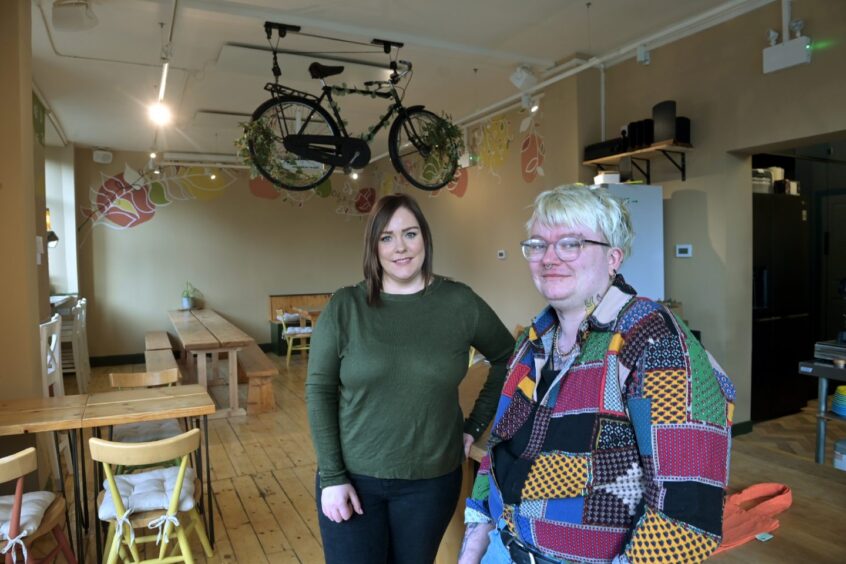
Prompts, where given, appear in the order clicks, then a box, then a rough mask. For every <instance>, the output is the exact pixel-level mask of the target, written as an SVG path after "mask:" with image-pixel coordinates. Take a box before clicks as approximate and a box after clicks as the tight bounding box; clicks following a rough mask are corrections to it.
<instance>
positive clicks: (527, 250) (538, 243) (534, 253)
mask: <svg viewBox="0 0 846 564" xmlns="http://www.w3.org/2000/svg"><path fill="white" fill-rule="evenodd" d="M588 243H590V244H591V245H600V246H602V247H610V246H611V245H609V244H608V243H603V242H602V241H591V240H590V239H582V238H580V237H564V238H563V239H559V240H558V241H556V242H555V243H549V242H548V241H546V240H544V239H539V238H534V239H526V240H525V241H523V242H522V243H520V247H521V248H522V249H523V256H524V257H526V260H527V261H529V262H538V261H540V260H541V259H542V258H543V256H544V255H545V254H546V249H548V248H549V246H550V245H553V246H554V249H555V256H557V257H558V259H559V260H560V261H562V262H571V261H574V260H576V259H577V258H579V255H581V254H582V247H584V246H585V245H587V244H588Z"/></svg>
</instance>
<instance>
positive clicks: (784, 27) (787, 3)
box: [781, 0, 793, 43]
mask: <svg viewBox="0 0 846 564" xmlns="http://www.w3.org/2000/svg"><path fill="white" fill-rule="evenodd" d="M791 4H792V0H781V42H782V43H786V42H787V41H789V40H790V16H791V12H792V11H793V10H792V8H793V6H792V5H791Z"/></svg>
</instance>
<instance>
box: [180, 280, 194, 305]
mask: <svg viewBox="0 0 846 564" xmlns="http://www.w3.org/2000/svg"><path fill="white" fill-rule="evenodd" d="M196 295H197V289H196V288H195V287H194V286H193V285H192V284H191V283H190V282H186V283H185V289H184V290H182V309H191V306H193V305H194V296H196Z"/></svg>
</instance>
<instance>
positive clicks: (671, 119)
mask: <svg viewBox="0 0 846 564" xmlns="http://www.w3.org/2000/svg"><path fill="white" fill-rule="evenodd" d="M652 121H653V122H654V124H655V129H654V131H655V140H656V141H672V140H674V139H675V138H676V101H675V100H665V101H664V102H658V103H657V104H655V105H654V106H652Z"/></svg>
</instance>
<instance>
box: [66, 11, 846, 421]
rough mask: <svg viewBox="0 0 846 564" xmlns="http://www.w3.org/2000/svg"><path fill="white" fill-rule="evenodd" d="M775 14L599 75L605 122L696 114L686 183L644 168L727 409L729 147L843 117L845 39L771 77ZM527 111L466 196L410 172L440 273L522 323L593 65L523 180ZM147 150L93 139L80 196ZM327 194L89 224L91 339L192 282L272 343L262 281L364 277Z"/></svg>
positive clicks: (124, 340)
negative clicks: (428, 185) (96, 155)
mask: <svg viewBox="0 0 846 564" xmlns="http://www.w3.org/2000/svg"><path fill="white" fill-rule="evenodd" d="M835 4H836V6H835ZM794 10H795V13H796V16H797V17H801V18H803V19H805V21H806V23H807V25H806V30H808V32H809V33H810V34H811V35H812V36H813V37H814V38H816V39H827V38H842V37H843V36H844V33H845V32H846V12H845V11H844V10H846V3H832V2H827V1H824V0H813V1H812V0H807V1H803V2H799V3H796V4H795V6H794ZM779 25H780V13H779V10H778V6H777V5H775V4H773V5H771V6H768V7H766V8H764V9H761V10H757V11H755V12H753V13H750V14H747V15H745V16H743V17H741V18H739V19H738V20H735V21H731V22H728V23H725V24H722V25H720V26H719V27H717V28H714V29H711V30H707V31H704V32H701V33H699V34H696V35H694V36H691V37H689V38H686V39H684V40H682V41H679V42H677V43H674V44H672V45H669V46H665V47H662V48H660V49H655V50H653V51H652V64H651V65H649V66H647V67H644V66H639V65H637V64H635V63H634V62H633V61H632V62H626V63H622V64H620V65H617V66H614V67H611V68H610V69H608V70H607V76H606V79H607V82H606V84H607V118H608V119H607V132H606V133H607V134H608V135H609V136H611V135H615V134H616V132H617V131H618V128H619V126H620V125H622V124H625V123H628V122H629V121H633V120H635V119H642V118H645V117H650V114H651V107H652V105H653V104H655V103H657V102H659V101H662V100H666V99H674V100H676V101H677V102H678V108H679V113H680V114H681V115H686V116H688V117H690V118H691V120H692V123H693V142H694V145H695V149H694V150H693V151H692V152H691V153H690V154H689V156H688V180H687V181H686V182H681V181H679V180H678V175H677V173H676V171H675V169H674V168H672V167H671V166H670V165H669V164H665V163H662V162H661V161H656V162H655V164H654V168H653V183H654V184H661V185H663V186H664V187H665V192H664V194H665V225H664V228H665V241H666V248H665V256H667V257H671V256H672V253H671V250H672V246H673V245H675V244H676V243H691V244H693V246H694V257H693V258H692V259H688V260H685V261H680V260H677V259H674V258H668V259H667V272H666V287H667V295H668V296H669V297H672V298H675V299H678V300H681V301H682V302H683V303H684V310H685V315H686V317H687V318H688V319H689V321H690V323H691V325H692V326H693V327H694V328H696V329H699V330H701V331H702V333H703V337H704V341H705V344H706V346H707V347H708V348H709V349H710V350H711V351H712V352H713V353H714V355H715V357H716V358H717V359H718V360H719V362H720V363H721V364H722V365H723V366H724V368H725V369H726V371H727V372H728V374H729V375H730V376H731V377H732V379H733V380H734V382H735V383H736V384H737V387H738V408H737V411H736V420H737V421H746V420H748V419H749V404H750V358H751V304H750V296H751V236H752V231H751V229H752V227H751V196H750V194H751V183H750V174H751V173H750V170H749V168H750V165H749V159H748V157H747V156H744V155H742V154H737V153H736V151H738V150H742V149H746V148H750V147H758V146H764V145H768V144H772V143H777V142H784V141H790V140H795V139H799V138H806V137H812V136H816V135H823V134H829V133H833V132H837V131H841V130H846V110H844V105H843V102H842V99H843V92H846V77H844V73H843V66H842V62H840V61H842V60H843V59H844V56H846V52H844V50H845V49H846V47H844V45H843V44H840V45H836V46H834V47H832V48H830V49H829V50H820V51H816V52H814V62H813V63H812V64H811V65H807V66H803V67H799V68H794V69H790V70H786V71H782V72H779V73H775V74H772V75H766V76H765V75H763V74H762V72H761V49H762V47H763V41H762V39H761V37H763V35H764V33H765V31H766V29H767V28H769V27H778V26H779ZM525 115H526V114H522V113H519V112H517V111H514V112H511V113H510V114H508V115H507V117H508V118H509V119H510V120H511V131H512V147H511V149H510V150H509V151H508V156H507V159H506V161H505V162H504V163H503V164H502V165H501V166H500V167H498V168H496V169H494V170H493V171H490V170H486V169H482V168H479V167H473V168H471V169H470V171H469V174H470V185H469V189H468V190H467V192H466V194H465V195H464V197H462V198H458V197H456V196H455V195H453V194H451V193H448V192H446V191H442V192H441V193H440V194H438V195H437V196H436V197H432V196H430V195H429V194H427V193H425V192H422V191H419V190H415V189H411V188H405V190H407V191H409V192H410V193H412V194H413V195H414V196H416V197H417V198H418V200H419V201H420V203H421V205H422V207H423V209H424V211H425V213H426V214H427V217H428V218H429V221H430V223H431V224H432V229H433V233H434V243H435V269H436V271H437V272H438V273H441V274H445V275H448V276H452V277H454V278H457V279H459V280H462V281H464V282H466V283H468V284H470V285H471V286H472V287H473V288H474V289H475V290H476V291H477V292H478V293H479V294H480V295H481V296H482V297H484V298H485V299H486V300H488V302H489V303H490V304H491V305H492V306H493V307H494V309H495V310H496V311H497V313H498V314H499V315H500V316H501V317H502V319H503V321H504V322H505V323H506V324H507V325H508V326H513V325H514V324H516V323H526V322H527V320H528V319H529V318H530V316H531V315H533V314H534V313H535V312H537V311H538V310H539V308H540V307H542V305H543V303H542V301H541V299H540V298H539V296H537V294H536V292H535V291H534V289H533V287H532V284H531V281H530V278H529V276H528V273H527V268H526V266H525V263H524V261H523V259H522V257H521V256H520V252H519V247H518V242H519V241H520V240H521V239H522V238H523V236H524V234H525V231H524V228H523V225H524V223H525V221H526V219H527V216H528V211H527V207H528V206H529V205H530V204H531V202H532V200H533V199H534V197H535V196H536V195H537V194H538V192H540V191H541V190H543V189H546V188H550V187H554V186H557V185H559V184H562V183H566V182H572V181H576V180H581V181H590V178H591V177H592V175H593V170H592V169H590V168H588V167H583V166H581V165H580V161H581V152H582V149H583V146H584V144H585V143H588V142H594V141H597V140H599V137H600V135H599V133H600V132H599V123H600V119H599V75H598V71H595V70H594V71H588V72H585V73H582V74H581V75H579V76H578V77H573V78H570V79H567V80H564V81H562V82H559V83H557V84H555V85H553V86H552V87H550V88H549V89H548V90H547V91H546V92H545V96H544V98H543V103H542V112H541V114H540V116H539V117H538V118H537V131H538V132H539V133H540V134H541V135H542V136H543V137H544V141H545V145H546V159H545V162H544V165H543V168H544V171H545V176H543V177H538V178H536V179H535V180H534V181H533V182H532V183H530V184H527V183H525V182H524V181H523V179H522V177H521V173H520V154H519V142H520V139H521V134H520V133H519V132H518V131H517V128H518V126H519V123H520V120H521V119H523V118H524V117H525ZM144 158H145V156H144V155H140V154H120V153H117V154H115V160H114V162H113V164H112V165H110V166H109V167H99V165H98V166H95V165H94V164H93V163H92V161H91V154H90V151H87V150H78V151H77V155H76V163H77V164H76V166H77V178H76V180H77V182H76V184H77V198H78V201H79V202H80V203H82V202H83V201H85V200H86V199H87V191H88V189H89V187H92V186H95V185H98V184H99V182H101V177H100V173H101V172H105V173H107V174H113V173H115V172H119V171H120V170H122V167H123V164H124V162H129V163H130V164H132V165H133V166H141V165H142V164H143V162H144ZM384 174H389V175H393V174H394V173H393V171H392V169H391V168H390V163H389V162H388V161H387V160H383V161H380V162H378V163H376V164H375V165H373V166H372V167H370V169H369V170H368V172H367V174H366V175H364V177H363V178H362V179H361V180H359V181H358V184H357V186H372V187H374V188H377V190H383V188H382V187H383V186H388V188H387V189H390V187H389V185H390V182H388V183H387V185H386V184H385V183H383V178H384V177H383V175H384ZM335 178H336V182H341V183H342V182H343V180H344V179H343V177H340V176H337V177H335ZM336 207H337V203H336V202H335V201H333V200H332V199H326V200H323V199H320V198H314V199H312V200H310V201H308V202H306V203H305V204H304V205H303V207H301V208H296V207H291V206H289V205H286V204H283V203H281V202H279V201H269V200H262V199H259V198H256V197H254V196H252V195H250V194H249V191H248V187H247V180H246V178H244V177H243V176H241V177H240V178H239V179H238V180H237V182H236V183H235V184H233V185H232V186H231V187H229V188H228V189H227V190H226V191H225V193H224V194H223V195H222V196H220V197H219V198H218V199H214V200H211V201H185V202H174V203H172V204H170V205H169V206H166V207H163V208H160V209H159V210H158V211H157V213H156V217H155V218H154V219H153V220H151V221H150V222H148V223H146V224H144V225H141V226H139V227H137V228H133V229H131V230H128V231H115V230H111V229H109V228H106V227H103V226H97V227H95V228H94V229H93V230H91V229H84V230H83V231H82V232H81V233H80V281H81V291H82V293H83V294H84V295H86V296H88V297H89V298H90V299H91V304H92V312H91V317H90V331H91V337H90V348H91V352H92V354H93V355H95V356H102V355H115V354H126V353H136V352H140V351H141V350H142V347H143V333H144V331H146V330H150V329H161V328H167V327H168V321H167V317H166V310H167V309H172V308H175V307H177V306H178V304H179V294H180V292H181V289H182V286H183V284H184V282H185V281H186V280H190V281H191V282H192V283H193V284H194V285H196V286H197V287H198V288H199V289H200V290H202V291H203V292H204V294H205V296H206V300H207V303H208V304H209V306H210V307H214V308H215V309H217V310H219V311H220V312H222V313H223V314H224V315H227V316H228V317H229V318H230V319H231V320H232V321H234V322H235V323H237V324H238V325H240V326H241V327H242V328H244V329H245V330H246V331H248V332H249V333H250V334H251V335H253V337H255V338H256V339H257V340H258V341H259V342H267V341H268V338H269V336H268V329H267V324H266V297H267V295H268V294H270V293H300V292H312V291H314V292H322V291H332V290H334V289H336V288H337V287H339V286H341V285H344V284H348V283H353V282H356V281H358V280H359V279H360V278H361V272H360V257H361V234H362V231H363V222H362V221H361V220H360V219H357V218H348V217H344V216H341V215H338V214H337V213H335V209H336ZM498 249H505V250H506V251H507V252H508V258H507V259H506V260H504V261H500V260H497V259H496V251H497V250H498Z"/></svg>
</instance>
